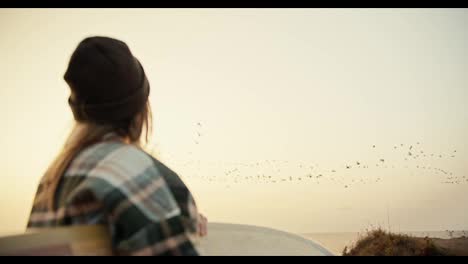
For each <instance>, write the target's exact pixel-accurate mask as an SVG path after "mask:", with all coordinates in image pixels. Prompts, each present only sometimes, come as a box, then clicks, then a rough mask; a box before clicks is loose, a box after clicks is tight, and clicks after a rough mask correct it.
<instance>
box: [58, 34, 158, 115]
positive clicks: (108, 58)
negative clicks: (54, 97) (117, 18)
mask: <svg viewBox="0 0 468 264" xmlns="http://www.w3.org/2000/svg"><path fill="white" fill-rule="evenodd" d="M64 79H65V81H66V82H67V83H68V85H69V86H70V89H71V96H70V97H69V99H68V103H69V105H70V107H71V109H72V112H73V115H74V117H75V120H77V121H91V122H96V123H104V124H111V123H114V122H118V121H123V120H127V119H130V118H132V117H133V116H134V115H135V114H137V113H138V112H139V111H141V110H142V109H143V108H144V107H145V104H146V101H147V100H148V95H149V91H150V86H149V82H148V80H147V78H146V75H145V72H144V70H143V67H142V66H141V64H140V62H139V61H138V60H137V59H136V58H135V57H134V56H133V54H132V53H131V51H130V49H129V48H128V46H127V45H126V44H125V43H124V42H122V41H120V40H117V39H112V38H108V37H89V38H86V39H84V40H83V41H81V42H80V44H79V45H78V47H77V48H76V50H75V51H74V52H73V54H72V56H71V58H70V62H69V64H68V69H67V71H66V73H65V75H64Z"/></svg>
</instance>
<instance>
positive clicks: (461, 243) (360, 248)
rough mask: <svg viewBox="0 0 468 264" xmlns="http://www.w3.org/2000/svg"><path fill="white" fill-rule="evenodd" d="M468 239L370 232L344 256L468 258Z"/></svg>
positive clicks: (379, 230)
mask: <svg viewBox="0 0 468 264" xmlns="http://www.w3.org/2000/svg"><path fill="white" fill-rule="evenodd" d="M467 255H468V238H466V237H461V238H452V239H434V238H429V237H425V238H419V237H412V236H408V235H401V234H394V233H389V232H386V231H384V230H382V229H377V230H373V231H369V232H368V233H367V234H366V235H365V236H363V237H361V238H360V239H359V240H358V241H357V242H356V243H355V244H354V245H353V246H352V247H351V248H345V249H344V250H343V256H467Z"/></svg>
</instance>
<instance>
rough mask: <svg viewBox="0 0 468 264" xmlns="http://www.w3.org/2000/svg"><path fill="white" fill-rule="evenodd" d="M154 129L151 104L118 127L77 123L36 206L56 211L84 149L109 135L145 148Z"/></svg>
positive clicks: (46, 178)
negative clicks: (61, 189) (69, 170)
mask: <svg viewBox="0 0 468 264" xmlns="http://www.w3.org/2000/svg"><path fill="white" fill-rule="evenodd" d="M151 130H152V115H151V106H150V104H149V101H147V103H146V105H145V107H144V108H143V110H142V111H140V112H139V113H138V114H136V115H135V116H134V117H133V118H131V119H129V120H125V121H122V122H118V123H115V124H97V123H91V122H76V123H75V125H74V127H73V129H72V131H71V133H70V134H69V136H68V138H67V140H66V141H65V144H64V145H63V147H62V149H61V151H60V152H59V154H58V155H57V157H56V158H55V160H54V161H53V162H52V163H51V165H50V166H49V168H48V169H47V171H46V172H45V174H44V177H43V179H42V182H41V188H42V189H41V190H40V191H39V192H38V194H37V196H36V198H35V200H34V206H41V207H45V208H47V209H48V210H55V194H56V191H57V188H58V186H59V183H60V180H61V178H62V176H63V174H64V173H65V171H66V170H67V168H68V165H69V164H70V163H71V162H72V161H73V159H74V158H75V157H76V156H77V154H78V153H79V152H81V151H82V150H83V149H85V148H87V147H89V146H91V145H93V144H95V143H98V142H100V141H102V140H103V137H104V136H106V135H108V134H109V133H114V134H116V136H118V137H119V138H120V139H123V140H124V141H125V142H126V143H129V144H134V145H136V146H138V147H142V145H145V144H147V143H148V142H149V136H150V134H151ZM143 132H144V134H145V137H144V138H143V137H142V136H143Z"/></svg>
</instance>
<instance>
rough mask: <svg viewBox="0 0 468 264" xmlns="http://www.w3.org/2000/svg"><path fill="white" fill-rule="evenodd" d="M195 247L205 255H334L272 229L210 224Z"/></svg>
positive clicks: (320, 247)
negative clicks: (204, 235)
mask: <svg viewBox="0 0 468 264" xmlns="http://www.w3.org/2000/svg"><path fill="white" fill-rule="evenodd" d="M197 244H198V248H199V250H200V253H201V254H202V255H207V256H272V255H273V256H333V254H332V253H331V252H330V251H329V250H327V249H325V248H324V247H323V246H321V245H319V244H318V243H316V242H314V241H311V240H309V239H306V238H304V237H301V236H299V235H295V234H292V233H288V232H284V231H280V230H275V229H272V228H266V227H260V226H251V225H239V224H228V223H209V224H208V236H206V237H204V238H201V239H200V240H199V241H198V242H197Z"/></svg>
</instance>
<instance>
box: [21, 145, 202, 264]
mask: <svg viewBox="0 0 468 264" xmlns="http://www.w3.org/2000/svg"><path fill="white" fill-rule="evenodd" d="M41 186H42V184H41V185H39V188H38V194H39V193H40V192H41V189H42V188H41ZM56 205H57V206H56V208H57V209H56V210H54V211H49V210H47V209H44V208H37V207H33V209H32V212H31V215H30V218H29V223H28V227H33V228H37V227H54V226H67V225H94V224H101V225H106V226H108V227H109V230H110V234H111V238H112V244H113V247H114V250H115V251H116V254H119V255H120V254H122V255H198V254H199V253H198V251H197V250H196V249H195V246H194V243H193V240H192V238H193V237H194V236H195V235H196V231H197V217H198V213H197V209H196V205H195V202H194V200H193V198H192V195H191V194H190V192H189V190H188V189H187V187H186V186H185V185H184V183H183V182H182V181H181V180H180V178H179V177H178V175H177V174H175V173H174V172H173V171H171V170H170V169H169V168H167V167H166V166H164V165H163V164H162V163H161V162H159V161H157V160H156V159H154V158H152V157H151V156H150V155H148V154H147V153H145V152H144V151H142V150H141V149H139V148H137V147H135V146H132V145H128V144H124V143H121V142H115V141H105V142H101V143H98V144H95V145H93V146H91V147H88V148H87V149H85V150H83V151H82V152H81V153H79V155H78V156H77V157H76V158H75V159H74V160H73V161H72V162H71V164H70V166H69V167H68V169H67V170H66V172H65V174H64V176H63V177H62V180H61V182H60V184H59V187H58V189H57V192H56Z"/></svg>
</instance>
